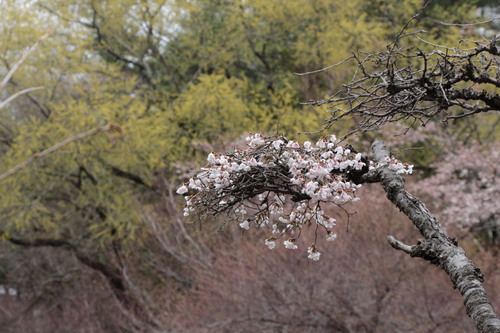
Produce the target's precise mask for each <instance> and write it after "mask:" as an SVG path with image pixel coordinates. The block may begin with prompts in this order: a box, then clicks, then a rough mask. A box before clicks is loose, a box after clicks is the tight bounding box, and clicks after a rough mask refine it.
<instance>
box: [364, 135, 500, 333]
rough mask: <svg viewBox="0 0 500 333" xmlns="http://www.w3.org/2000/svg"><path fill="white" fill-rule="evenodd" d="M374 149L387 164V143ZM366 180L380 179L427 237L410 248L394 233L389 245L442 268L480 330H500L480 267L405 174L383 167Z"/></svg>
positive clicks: (367, 175)
mask: <svg viewBox="0 0 500 333" xmlns="http://www.w3.org/2000/svg"><path fill="white" fill-rule="evenodd" d="M372 151H373V154H374V157H375V160H376V161H377V162H379V163H385V162H384V161H385V158H386V157H388V156H390V153H389V150H388V149H387V147H386V146H385V144H384V143H383V142H382V141H379V140H376V141H375V142H374V143H373V145H372ZM365 180H367V181H370V182H374V181H379V182H380V183H381V185H382V187H383V189H384V190H385V192H386V195H387V198H388V199H389V200H390V201H391V202H392V203H394V204H395V205H396V206H397V207H398V208H399V209H400V210H401V211H402V212H403V213H404V214H405V215H406V216H408V217H409V218H410V220H411V221H412V222H413V224H414V225H415V226H416V227H417V229H418V230H419V231H420V233H421V234H422V236H424V239H423V240H420V241H419V242H418V243H417V245H415V246H411V247H410V246H408V245H405V244H403V243H401V242H399V241H397V240H396V239H395V238H394V237H392V236H389V237H388V241H389V244H390V245H391V246H392V247H394V248H396V249H398V250H402V251H404V252H406V253H409V254H410V255H411V256H412V257H420V258H422V259H425V260H427V261H430V262H431V263H432V264H434V265H437V266H439V267H441V268H442V269H443V270H444V271H445V272H446V274H448V276H449V277H450V279H451V281H452V283H453V287H454V288H455V289H458V291H459V292H460V293H461V294H462V296H463V299H464V305H465V308H466V311H467V315H468V316H469V317H470V318H471V319H472V322H473V324H474V326H475V327H476V329H477V330H478V332H481V333H493V332H500V319H499V318H498V316H497V315H496V314H495V312H494V310H493V308H492V307H491V303H490V302H489V300H488V297H487V295H486V291H485V290H484V288H483V285H482V282H483V274H482V272H481V270H480V269H479V268H477V267H476V266H475V265H474V263H473V262H472V261H471V260H470V259H468V258H467V256H466V254H465V251H464V250H463V249H462V248H461V247H459V246H458V244H457V242H456V241H455V240H454V239H452V238H450V237H449V236H448V234H447V233H446V231H445V230H444V228H443V227H442V226H441V224H440V223H439V222H438V221H437V219H436V218H435V217H434V216H433V215H432V214H431V213H430V212H429V210H428V209H427V207H425V205H424V204H423V203H422V202H421V201H420V200H419V199H418V198H416V197H414V196H413V195H412V194H410V193H409V192H407V191H406V190H405V188H404V179H403V177H401V176H400V175H398V174H397V173H396V172H394V171H392V170H390V169H389V168H387V167H384V166H383V167H380V168H378V169H376V170H372V171H371V172H369V173H368V174H366V175H365Z"/></svg>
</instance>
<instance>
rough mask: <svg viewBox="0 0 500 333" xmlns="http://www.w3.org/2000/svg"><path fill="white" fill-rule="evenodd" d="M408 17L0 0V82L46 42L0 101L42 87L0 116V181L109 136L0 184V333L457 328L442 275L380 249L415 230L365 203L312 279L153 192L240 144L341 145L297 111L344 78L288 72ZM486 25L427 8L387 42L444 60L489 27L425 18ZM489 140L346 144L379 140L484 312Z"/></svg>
mask: <svg viewBox="0 0 500 333" xmlns="http://www.w3.org/2000/svg"><path fill="white" fill-rule="evenodd" d="M422 5H423V1H421V0H385V1H382V0H336V1H332V0H287V1H285V0H272V1H270V0H239V1H236V0H192V1H188V0H120V1H116V0H99V1H97V0H78V1H76V0H74V1H73V0H40V1H28V0H0V13H1V18H0V35H1V36H2V38H0V77H2V78H3V77H5V75H6V74H7V73H8V71H9V70H10V69H11V68H12V66H14V64H15V63H16V62H17V61H18V60H19V58H20V57H21V56H22V54H23V52H25V50H27V49H28V48H29V47H31V46H33V44H34V43H35V42H36V41H37V39H38V38H39V37H41V36H42V35H44V34H45V33H46V32H47V31H51V35H50V37H49V38H47V39H45V40H44V41H43V42H41V43H40V45H39V46H38V48H37V49H36V50H35V51H34V53H32V54H31V55H30V56H29V58H27V60H26V61H25V62H24V64H23V65H22V66H21V67H20V68H19V69H18V70H17V71H16V73H15V74H14V76H13V77H12V79H11V80H10V81H9V83H8V84H7V85H6V86H5V88H4V89H3V91H1V92H0V93H1V95H0V100H2V101H3V100H5V99H6V98H7V97H8V96H11V95H13V94H15V93H16V92H18V91H21V90H23V89H26V88H30V87H40V86H41V87H43V89H41V90H37V91H33V92H30V93H28V94H25V95H23V96H20V97H18V98H17V99H16V100H14V101H13V102H11V103H10V104H8V105H6V106H5V107H3V108H2V109H1V110H0V174H1V173H4V172H5V171H7V170H8V169H10V168H12V167H14V166H15V165H17V164H19V163H21V162H23V161H24V160H26V159H27V158H29V157H30V156H32V155H33V154H34V153H36V152H40V151H42V150H44V149H46V148H48V147H50V146H52V145H54V144H56V143H58V142H61V141H63V140H64V139H66V138H68V137H70V136H72V135H74V134H75V133H81V132H85V131H87V130H90V129H92V128H96V127H97V126H104V125H108V124H113V123H117V124H120V126H121V129H122V130H123V134H120V133H118V132H115V133H98V134H96V135H94V136H92V137H88V138H86V139H83V140H79V141H77V142H74V143H71V144H69V145H67V146H65V147H64V148H62V149H60V150H58V151H56V152H54V153H52V154H50V155H48V156H46V157H44V158H43V159H39V160H37V161H35V163H32V164H31V165H30V166H28V167H26V168H25V169H24V170H21V171H19V172H17V173H16V174H14V175H13V176H11V177H9V178H7V179H5V180H3V181H1V182H0V331H1V332H12V333H14V332H15V333H21V332H32V333H36V332H167V331H168V332H466V331H471V330H472V326H471V325H470V323H469V318H468V317H467V316H466V314H465V311H464V309H463V306H462V300H461V297H460V295H459V294H458V293H457V292H455V291H454V290H453V288H452V286H451V283H450V282H449V279H448V278H447V277H446V276H445V275H444V274H443V273H442V272H441V271H439V269H438V268H435V267H431V266H430V265H429V264H428V263H426V262H424V261H420V260H416V259H415V260H412V259H410V258H409V257H407V256H406V255H405V254H403V253H401V252H397V251H395V250H393V249H392V248H391V247H390V246H389V245H388V244H387V242H386V239H385V237H386V235H387V234H389V233H391V234H393V235H395V236H398V237H399V239H401V240H408V242H410V243H412V242H414V240H415V239H416V238H417V232H416V231H415V230H414V229H412V227H411V225H410V224H409V223H408V222H407V219H406V218H405V217H404V216H403V215H402V214H401V213H399V212H398V211H397V209H396V208H394V207H392V205H391V204H390V203H389V202H388V201H387V200H386V199H385V197H384V194H383V192H382V191H381V190H380V189H378V188H377V187H370V186H366V188H364V189H363V191H362V193H361V199H362V200H361V201H360V202H359V203H358V204H357V208H356V211H357V214H356V215H354V216H353V217H352V218H351V221H350V224H349V226H348V229H347V225H346V222H345V221H344V222H341V223H340V224H339V225H338V233H339V237H338V239H337V240H336V241H335V242H334V243H331V244H328V248H325V249H324V250H323V251H322V252H323V255H322V257H321V261H319V262H311V261H310V260H307V259H306V258H305V255H304V253H300V252H290V251H288V252H287V250H286V249H285V250H284V249H276V250H273V251H272V252H270V250H269V249H268V248H267V247H266V246H264V244H263V243H262V239H263V238H262V237H261V235H258V234H244V235H242V232H241V229H240V228H239V227H238V226H237V225H234V226H232V225H227V226H225V228H224V229H223V230H222V231H220V230H219V226H220V224H217V223H215V224H214V223H205V224H202V225H199V224H189V223H185V222H186V221H184V220H183V219H182V204H183V200H182V198H181V197H180V196H178V195H174V193H175V189H176V188H177V187H178V186H179V184H180V183H182V182H183V181H185V180H186V179H187V178H188V177H189V176H191V175H192V174H193V172H194V171H195V170H196V169H197V168H199V167H201V166H203V165H204V163H205V158H206V155H207V154H208V153H209V152H211V151H227V150H231V149H232V148H234V147H236V146H242V145H243V140H242V138H244V137H245V135H246V134H247V133H249V132H260V133H265V134H276V133H280V134H284V135H286V136H287V137H290V138H295V139H299V140H306V139H317V138H318V137H320V136H321V135H325V134H337V135H342V134H345V133H347V131H349V129H351V128H353V126H354V124H355V123H354V122H355V119H353V120H345V121H342V122H339V123H337V124H335V125H334V126H333V127H332V128H330V129H329V130H328V132H323V133H314V132H316V131H318V130H320V129H321V128H322V121H323V119H325V118H327V117H328V113H326V111H328V110H327V108H326V107H324V108H323V107H313V106H308V105H300V104H299V102H307V101H309V100H311V99H322V98H325V97H327V96H329V95H331V94H332V93H334V92H335V91H336V90H337V89H339V87H341V85H342V84H343V83H345V82H346V81H348V80H349V79H350V78H351V77H352V75H353V71H354V70H355V69H356V64H355V63H353V62H352V63H349V62H347V63H345V64H343V65H342V66H341V67H338V68H335V70H330V71H324V72H321V73H318V74H314V75H307V76H298V75H295V74H294V73H297V72H298V73H300V72H308V71H313V70H317V69H320V68H323V67H326V66H329V65H332V64H335V63H337V62H339V61H341V60H342V59H344V58H345V57H347V56H349V55H350V54H351V52H352V51H356V50H362V51H366V52H375V51H380V50H382V49H384V48H385V47H386V44H387V42H388V41H391V39H393V38H394V37H395V36H396V35H397V33H398V32H399V31H400V30H401V27H402V26H404V24H405V23H406V22H407V21H408V19H409V18H410V17H411V16H412V15H413V14H415V13H416V12H417V11H418V10H419V8H420V7H421V6H422ZM499 12H500V6H499V5H498V1H494V0H493V1H474V0H469V1H452V0H435V1H433V2H432V3H431V4H430V5H429V6H428V8H427V9H426V10H425V11H424V13H423V14H422V15H421V16H420V17H418V18H417V19H416V20H414V21H412V22H411V24H410V26H409V27H408V30H409V31H415V30H419V29H425V30H426V31H427V33H425V34H424V35H423V37H425V39H427V40H429V41H432V42H435V43H437V44H441V45H449V46H456V45H457V43H458V41H459V40H460V39H461V38H465V39H473V40H482V39H483V38H486V39H487V38H491V37H492V36H493V34H494V33H498V31H499V30H500V22H499V20H498V19H497V20H496V21H493V22H489V23H487V24H483V25H470V26H463V25H449V24H448V25H447V24H442V22H447V23H471V22H479V21H484V20H487V19H488V18H491V17H492V15H493V16H494V15H498V13H499ZM495 13H496V14H495ZM419 47H425V45H424V46H419ZM499 123H500V118H499V116H498V113H496V114H484V115H479V116H477V117H474V118H466V119H461V120H457V121H455V122H450V123H442V122H440V121H439V119H436V120H435V122H431V123H429V124H427V126H426V127H422V128H417V129H415V130H414V131H409V132H408V133H407V134H406V135H403V134H402V132H404V127H398V126H390V127H389V126H388V127H385V128H383V129H382V130H380V131H379V132H371V133H364V134H363V135H361V136H358V137H355V138H352V139H350V142H351V143H352V144H354V145H355V146H357V147H361V148H363V147H364V149H365V150H364V151H365V152H368V149H367V148H366V147H368V145H369V144H370V143H371V141H372V140H373V139H374V138H376V137H378V138H384V139H385V140H386V141H387V143H388V144H389V146H390V147H391V149H392V150H393V151H394V152H395V153H396V155H397V157H398V158H399V159H400V160H402V161H404V162H409V163H413V164H415V165H416V169H417V171H418V172H417V173H416V175H414V176H412V178H410V179H409V180H408V182H409V183H410V184H409V187H410V189H411V190H413V191H415V192H416V193H417V194H418V195H420V196H421V197H422V199H423V200H424V202H426V203H427V204H428V205H429V208H430V209H431V211H432V212H433V213H436V214H437V216H438V217H439V218H440V221H442V223H443V224H445V226H446V228H447V229H448V231H449V232H450V234H451V235H452V236H454V237H457V238H458V239H459V241H460V244H461V246H462V247H464V248H465V249H466V250H467V253H468V254H469V256H470V257H471V259H472V260H473V261H474V262H475V263H476V264H477V265H478V266H479V267H480V268H481V269H482V270H483V271H484V273H485V275H486V281H485V287H486V289H487V292H488V294H489V296H490V297H491V300H492V302H493V307H494V308H495V309H496V311H497V313H498V311H500V268H499V262H500V260H499V255H500V254H499V249H500V238H499V233H500V224H499V223H500V222H499V207H498V195H499V192H500V190H499V185H498V183H497V179H496V176H497V175H498V174H499V167H498V161H499V156H498V148H499V147H498V146H499V144H498V142H499V141H498V139H499V135H500V134H499V131H498V128H499ZM303 132H313V133H312V134H299V133H303ZM207 218H208V217H207ZM342 218H343V217H342V216H339V218H338V220H339V221H342ZM344 220H345V218H344ZM301 242H307V239H304V240H303V241H301ZM302 248H304V246H302Z"/></svg>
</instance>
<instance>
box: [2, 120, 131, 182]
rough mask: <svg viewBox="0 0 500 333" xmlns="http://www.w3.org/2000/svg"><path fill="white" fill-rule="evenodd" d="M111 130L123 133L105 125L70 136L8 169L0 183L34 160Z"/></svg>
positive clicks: (115, 125)
mask: <svg viewBox="0 0 500 333" xmlns="http://www.w3.org/2000/svg"><path fill="white" fill-rule="evenodd" d="M113 130H114V131H117V132H119V133H123V130H122V128H121V127H120V125H118V124H109V125H106V126H99V127H96V128H93V129H91V130H89V131H86V132H82V133H78V134H75V135H73V136H70V137H69V138H67V139H66V140H64V141H61V142H59V143H57V144H55V145H53V146H52V147H49V148H47V149H45V150H43V151H41V152H39V153H35V154H33V155H32V156H31V157H30V158H28V159H27V160H25V161H24V162H22V163H20V164H18V165H16V166H15V167H13V168H12V169H10V170H8V171H6V172H4V173H3V174H1V175H0V182H2V181H3V180H5V179H6V178H8V177H10V176H12V175H13V174H15V173H16V172H18V171H19V170H21V169H24V168H25V167H27V166H28V165H29V164H31V163H33V162H34V161H35V160H37V159H40V158H42V157H45V156H47V155H48V154H50V153H52V152H53V151H55V150H58V149H60V148H62V147H64V146H66V145H67V144H69V143H71V142H74V141H78V140H82V139H85V138H86V137H89V136H92V135H94V134H96V133H99V132H105V131H113Z"/></svg>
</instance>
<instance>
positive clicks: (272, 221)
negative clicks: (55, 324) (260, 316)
mask: <svg viewBox="0 0 500 333" xmlns="http://www.w3.org/2000/svg"><path fill="white" fill-rule="evenodd" d="M246 140H247V142H248V146H249V148H248V149H247V150H243V151H239V150H235V151H233V152H231V153H226V154H218V153H210V154H209V155H208V159H207V160H208V165H207V166H205V167H204V168H202V172H200V173H199V174H198V175H197V176H196V177H193V178H191V179H190V180H189V183H188V184H183V185H182V186H181V187H180V188H179V189H178V190H177V193H178V194H183V195H184V194H188V192H189V191H190V189H191V190H192V191H193V192H195V193H194V194H192V195H186V196H185V199H186V207H185V208H184V216H188V215H190V214H191V213H193V212H195V213H196V215H197V216H198V217H203V216H205V217H207V216H217V215H220V214H222V213H226V214H228V215H229V218H231V219H233V220H236V221H237V222H238V223H239V226H240V227H241V228H242V229H244V230H249V229H250V228H263V227H266V228H269V230H271V232H272V234H273V235H272V237H269V238H267V239H266V240H265V244H266V245H267V246H268V247H269V248H270V249H273V248H275V247H276V242H277V241H278V240H279V239H282V240H283V245H284V246H285V248H288V249H297V247H298V246H297V245H296V244H295V240H296V239H297V237H298V236H299V235H300V233H301V231H302V228H303V227H304V226H310V225H315V226H317V228H315V230H316V232H317V230H318V229H319V228H322V229H324V230H325V231H326V240H328V241H331V240H334V239H335V238H336V234H335V232H334V226H335V222H336V220H335V218H333V217H331V216H329V215H327V214H326V213H325V211H324V209H323V206H324V205H325V204H333V205H336V206H338V207H340V206H342V205H344V204H346V203H348V202H355V201H357V200H359V199H358V198H357V197H356V191H357V189H358V188H359V187H361V184H360V183H359V182H358V181H356V179H358V177H359V175H361V174H363V173H366V172H368V170H369V169H370V168H374V167H377V166H376V165H369V163H370V162H369V161H368V159H366V158H365V157H363V156H362V155H361V154H360V153H358V152H355V151H352V149H349V148H346V147H342V146H340V145H339V144H337V139H336V137H335V136H327V137H323V138H322V139H320V140H319V141H318V142H316V144H312V143H311V142H309V141H306V142H304V144H303V145H300V144H299V143H298V142H296V141H291V140H288V139H286V138H285V137H282V136H275V137H265V136H262V135H260V134H253V135H251V136H249V137H247V138H246ZM387 164H388V165H389V167H390V168H391V169H393V170H395V171H397V172H398V173H411V168H412V166H407V165H404V164H402V163H400V162H399V161H397V160H395V159H390V160H387ZM308 253H309V256H308V258H310V259H312V260H319V257H320V253H319V252H318V250H317V248H316V244H313V245H311V247H309V249H308Z"/></svg>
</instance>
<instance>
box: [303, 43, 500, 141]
mask: <svg viewBox="0 0 500 333" xmlns="http://www.w3.org/2000/svg"><path fill="white" fill-rule="evenodd" d="M408 37H410V38H416V39H417V42H420V43H424V44H427V45H425V46H427V49H428V45H431V47H432V49H431V51H426V52H424V51H422V50H420V49H418V48H415V47H408V46H407V45H404V44H403V42H404V39H405V38H408ZM499 39H500V37H499V36H496V37H494V38H493V39H492V40H491V41H490V42H489V43H486V44H484V43H480V42H475V43H476V47H474V48H471V49H460V48H448V47H445V46H441V45H436V44H433V43H430V42H428V41H425V40H424V39H422V38H420V37H418V36H417V35H416V34H408V35H402V36H401V37H399V39H398V40H397V41H396V42H394V43H392V44H390V47H388V49H387V50H385V51H381V52H377V53H368V54H367V53H362V52H358V53H355V54H354V56H352V57H349V58H348V59H345V61H347V60H349V59H351V58H352V59H355V61H356V64H357V67H358V70H357V71H356V75H355V76H354V77H353V79H352V80H351V82H349V83H347V84H344V85H343V88H342V89H341V90H339V91H338V92H336V93H335V94H334V95H333V96H331V97H330V98H328V99H326V100H320V101H309V102H308V103H304V104H311V105H322V104H329V106H330V110H331V117H330V118H329V119H328V120H326V127H327V128H328V127H329V126H331V125H332V124H333V123H334V122H336V121H337V120H340V119H342V118H345V117H357V118H358V119H360V121H359V122H358V125H357V128H356V130H355V131H353V132H351V133H350V134H353V133H356V132H365V131H368V130H373V129H376V128H378V127H380V126H381V125H383V124H385V123H387V122H396V121H401V120H410V121H412V123H426V122H427V121H429V120H430V119H435V118H439V119H442V120H443V121H446V120H451V119H457V118H463V117H467V116H470V115H473V114H476V113H480V112H495V111H497V112H499V111H500V95H499V93H498V91H495V90H494V89H491V88H500V81H499V78H498V77H497V74H496V73H497V72H498V71H500V68H499V65H500V62H499V61H498V54H499V53H500V51H499V49H498V47H497V46H496V43H498V41H499ZM312 73H314V72H312ZM466 85H467V86H466ZM350 134H349V135H350Z"/></svg>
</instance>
